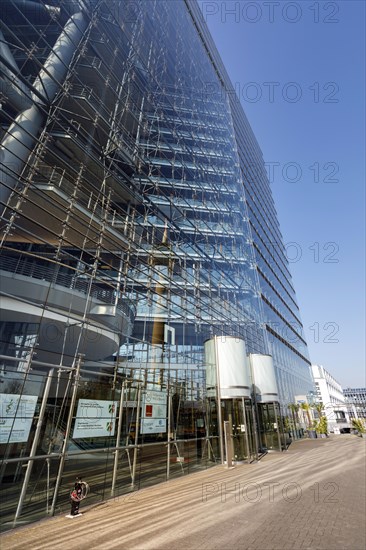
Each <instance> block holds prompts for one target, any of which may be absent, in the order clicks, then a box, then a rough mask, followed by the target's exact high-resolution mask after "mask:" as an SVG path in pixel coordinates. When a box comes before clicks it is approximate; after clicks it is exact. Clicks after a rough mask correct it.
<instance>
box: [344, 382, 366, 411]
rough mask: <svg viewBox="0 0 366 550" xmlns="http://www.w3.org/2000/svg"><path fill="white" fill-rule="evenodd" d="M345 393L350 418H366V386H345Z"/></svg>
mask: <svg viewBox="0 0 366 550" xmlns="http://www.w3.org/2000/svg"><path fill="white" fill-rule="evenodd" d="M343 394H344V397H345V400H346V404H347V409H348V414H349V416H350V418H351V419H352V418H356V419H358V418H364V419H366V388H345V389H344V390H343Z"/></svg>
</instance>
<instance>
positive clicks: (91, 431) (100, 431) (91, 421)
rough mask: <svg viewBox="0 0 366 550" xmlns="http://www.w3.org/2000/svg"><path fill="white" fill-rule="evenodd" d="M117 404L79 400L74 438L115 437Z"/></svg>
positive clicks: (113, 402)
mask: <svg viewBox="0 0 366 550" xmlns="http://www.w3.org/2000/svg"><path fill="white" fill-rule="evenodd" d="M116 412H117V403H116V402H115V401H96V400H94V399H79V402H78V409H77V413H76V418H75V425H74V431H73V434H72V437H73V438H74V439H77V438H80V437H107V436H111V435H114V430H115V427H116Z"/></svg>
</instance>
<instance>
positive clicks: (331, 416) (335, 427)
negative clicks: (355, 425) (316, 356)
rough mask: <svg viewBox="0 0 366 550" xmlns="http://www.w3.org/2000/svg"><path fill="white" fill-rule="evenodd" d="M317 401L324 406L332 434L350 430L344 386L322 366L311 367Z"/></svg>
mask: <svg viewBox="0 0 366 550" xmlns="http://www.w3.org/2000/svg"><path fill="white" fill-rule="evenodd" d="M311 370H312V374H313V377H314V382H315V390H316V400H317V401H318V402H322V403H323V405H324V412H325V415H326V417H327V420H328V429H329V431H330V432H338V431H340V430H344V429H345V428H349V415H348V410H347V405H346V400H345V396H344V395H343V390H342V386H341V385H340V384H339V382H337V380H335V378H333V376H332V375H331V374H330V373H329V372H328V371H327V370H326V369H325V368H324V367H323V366H322V365H311Z"/></svg>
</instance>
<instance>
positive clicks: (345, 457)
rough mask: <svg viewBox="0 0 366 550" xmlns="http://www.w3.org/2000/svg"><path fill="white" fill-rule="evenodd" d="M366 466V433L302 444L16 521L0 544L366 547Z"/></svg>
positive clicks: (251, 549)
mask: <svg viewBox="0 0 366 550" xmlns="http://www.w3.org/2000/svg"><path fill="white" fill-rule="evenodd" d="M365 473H366V439H365V438H359V437H356V436H351V435H340V436H332V437H330V438H329V439H317V440H311V439H310V440H303V441H298V442H295V443H293V444H292V445H291V447H290V448H289V450H288V451H287V452H283V453H281V454H280V453H271V454H268V455H267V456H265V457H264V458H263V459H262V460H261V461H260V462H259V463H256V464H250V465H248V464H243V465H239V466H236V467H235V468H233V469H229V470H228V469H226V468H225V467H223V466H216V467H214V468H211V469H209V470H206V471H204V472H198V473H196V474H192V475H189V476H184V477H182V478H179V479H174V480H172V481H169V482H166V483H162V484H159V485H155V486H153V487H149V488H146V489H143V490H141V491H139V492H136V493H133V494H131V495H129V496H126V497H120V498H119V499H116V500H110V501H107V502H105V503H103V504H101V505H99V506H96V507H90V508H88V507H87V506H86V505H84V506H82V507H81V511H82V512H83V515H82V516H81V517H77V518H73V519H69V518H66V517H65V516H64V515H62V516H57V517H54V518H50V519H46V520H43V521H41V522H38V523H34V524H32V525H31V526H27V527H24V528H18V529H16V530H13V531H11V532H8V533H5V534H3V535H2V536H1V538H0V543H1V549H2V550H7V549H16V548H19V549H22V550H23V549H24V548H27V549H30V550H33V549H38V548H47V549H48V548H49V549H51V548H52V549H62V550H65V549H68V550H72V549H94V548H99V549H103V550H105V549H109V548H116V549H117V548H118V549H126V550H134V549H141V550H148V549H171V550H179V549H182V550H183V549H184V550H196V549H197V550H198V549H199V550H201V549H225V548H228V549H230V550H235V549H245V550H266V549H268V550H272V549H273V550H274V549H291V550H292V549H293V550H295V549H300V548H301V549H314V550H315V549H321V550H346V549H350V550H365V548H366V528H365V514H366V509H365V500H366V495H365ZM85 502H86V501H85ZM82 504H83V503H82Z"/></svg>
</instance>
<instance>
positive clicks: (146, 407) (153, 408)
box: [140, 390, 167, 434]
mask: <svg viewBox="0 0 366 550" xmlns="http://www.w3.org/2000/svg"><path fill="white" fill-rule="evenodd" d="M166 406H167V394H166V392H165V391H163V392H161V391H153V390H151V391H150V390H146V393H145V395H143V398H142V410H141V426H140V433H142V434H158V433H166V415H167V408H166Z"/></svg>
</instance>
